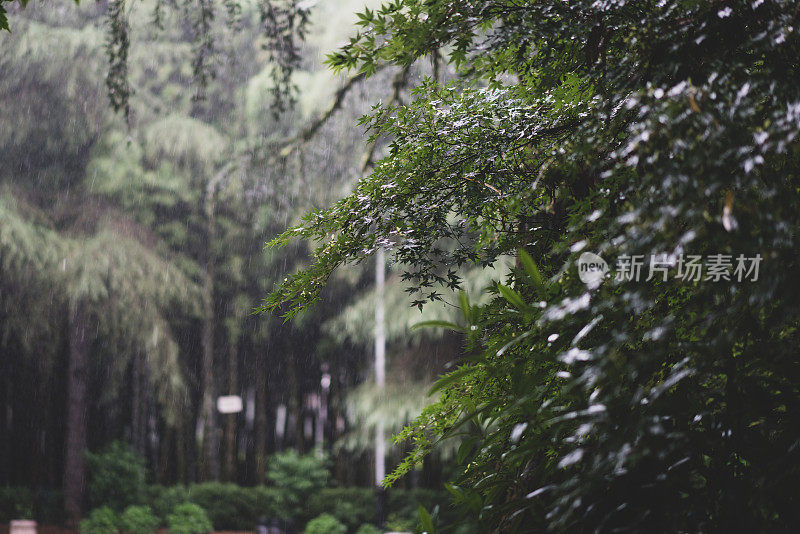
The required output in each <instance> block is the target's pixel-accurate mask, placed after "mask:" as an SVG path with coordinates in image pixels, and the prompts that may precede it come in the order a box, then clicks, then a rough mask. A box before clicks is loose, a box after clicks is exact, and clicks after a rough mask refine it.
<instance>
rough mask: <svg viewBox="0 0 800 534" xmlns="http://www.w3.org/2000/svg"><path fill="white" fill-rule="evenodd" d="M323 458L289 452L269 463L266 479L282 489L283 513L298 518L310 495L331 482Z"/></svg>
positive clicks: (280, 500)
mask: <svg viewBox="0 0 800 534" xmlns="http://www.w3.org/2000/svg"><path fill="white" fill-rule="evenodd" d="M325 464H326V461H325V460H324V459H320V458H317V456H315V455H312V454H307V455H302V456H301V455H299V454H297V452H295V451H286V452H281V453H278V454H275V455H273V456H271V457H270V458H269V460H268V462H267V481H268V482H269V483H270V484H272V485H273V486H274V487H276V488H279V489H280V490H281V491H280V493H278V506H279V510H281V513H284V514H288V515H289V517H298V516H299V515H300V514H301V513H302V510H303V507H304V506H305V503H306V502H307V501H308V499H309V497H311V495H313V494H314V493H316V492H318V491H319V490H321V489H322V488H324V487H325V486H327V485H328V481H329V476H330V475H329V473H328V469H327V467H326V465H325Z"/></svg>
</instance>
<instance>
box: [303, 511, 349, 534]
mask: <svg viewBox="0 0 800 534" xmlns="http://www.w3.org/2000/svg"><path fill="white" fill-rule="evenodd" d="M303 532H305V534H347V527H346V526H344V525H343V524H342V523H341V522H339V520H338V519H336V518H335V517H333V516H332V515H330V514H322V515H320V516H318V517H315V518H314V519H312V520H311V521H309V522H308V523H307V524H306V528H305V529H304V530H303Z"/></svg>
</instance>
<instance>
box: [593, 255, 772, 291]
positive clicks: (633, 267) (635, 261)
mask: <svg viewBox="0 0 800 534" xmlns="http://www.w3.org/2000/svg"><path fill="white" fill-rule="evenodd" d="M761 260H762V257H761V254H756V255H755V256H745V255H744V254H739V255H738V256H734V255H732V254H709V255H706V256H700V255H693V254H688V255H684V254H679V255H667V254H652V255H650V256H645V255H627V254H623V255H621V256H620V257H619V258H617V264H616V268H615V269H614V272H613V277H614V279H615V280H617V281H620V282H639V281H645V282H649V281H651V280H659V281H662V282H666V281H667V280H669V279H670V278H672V279H677V280H683V281H686V282H721V281H728V282H730V281H734V280H735V281H737V282H744V281H750V282H756V281H758V275H759V267H760V265H761ZM608 273H610V269H609V267H608V264H607V263H606V261H605V260H603V258H601V257H600V256H598V255H597V254H594V253H592V252H584V253H583V254H581V256H580V258H578V276H579V277H580V279H581V281H583V282H584V283H585V284H588V285H591V286H595V285H597V284H599V283H600V281H601V280H602V279H603V278H605V277H606V275H607V274H608Z"/></svg>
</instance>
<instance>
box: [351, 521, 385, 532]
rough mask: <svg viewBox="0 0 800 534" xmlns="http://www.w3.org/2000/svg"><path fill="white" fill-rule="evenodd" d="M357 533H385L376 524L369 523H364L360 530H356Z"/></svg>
mask: <svg viewBox="0 0 800 534" xmlns="http://www.w3.org/2000/svg"><path fill="white" fill-rule="evenodd" d="M356 534H383V531H382V530H381V529H379V528H378V527H376V526H375V525H370V524H369V523H364V524H363V525H361V526H360V527H358V530H356Z"/></svg>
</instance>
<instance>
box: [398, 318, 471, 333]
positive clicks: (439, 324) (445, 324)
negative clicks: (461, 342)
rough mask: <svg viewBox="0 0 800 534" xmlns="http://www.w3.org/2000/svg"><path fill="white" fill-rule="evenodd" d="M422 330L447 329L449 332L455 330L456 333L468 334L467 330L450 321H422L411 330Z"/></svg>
mask: <svg viewBox="0 0 800 534" xmlns="http://www.w3.org/2000/svg"><path fill="white" fill-rule="evenodd" d="M420 328H447V329H448V330H455V331H456V332H466V331H467V329H466V328H464V327H463V326H459V325H457V324H455V323H451V322H449V321H439V320H432V321H422V322H420V323H417V324H415V325H414V326H412V327H411V330H412V331H413V330H419V329H420Z"/></svg>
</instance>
